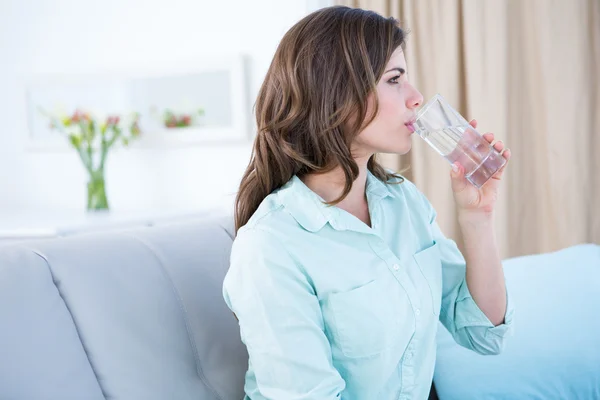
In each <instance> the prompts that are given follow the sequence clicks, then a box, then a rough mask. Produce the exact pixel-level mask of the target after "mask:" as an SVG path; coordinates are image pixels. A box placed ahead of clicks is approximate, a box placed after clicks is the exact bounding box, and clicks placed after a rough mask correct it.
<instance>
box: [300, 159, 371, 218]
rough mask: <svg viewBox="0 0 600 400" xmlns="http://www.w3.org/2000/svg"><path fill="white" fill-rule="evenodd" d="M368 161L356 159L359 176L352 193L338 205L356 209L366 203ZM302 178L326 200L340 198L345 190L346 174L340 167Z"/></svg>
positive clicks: (351, 190)
mask: <svg viewBox="0 0 600 400" xmlns="http://www.w3.org/2000/svg"><path fill="white" fill-rule="evenodd" d="M368 161H369V160H368V159H358V160H356V162H357V164H358V170H359V173H358V177H357V178H356V180H355V181H354V182H353V183H352V189H350V193H348V195H347V196H346V198H344V200H342V201H341V202H340V203H338V204H337V206H338V207H341V208H350V209H355V208H357V207H360V206H363V205H366V195H365V189H366V186H367V173H368V170H367V162H368ZM301 179H302V181H303V182H304V184H305V185H306V186H308V188H309V189H311V190H312V191H313V192H315V193H316V194H318V195H319V196H321V198H323V200H325V201H326V202H331V201H333V200H336V199H338V198H339V197H340V196H341V195H342V193H343V191H344V185H345V176H344V172H343V171H342V169H341V168H340V167H336V168H335V169H333V170H331V171H329V172H325V173H322V174H306V175H304V176H302V177H301Z"/></svg>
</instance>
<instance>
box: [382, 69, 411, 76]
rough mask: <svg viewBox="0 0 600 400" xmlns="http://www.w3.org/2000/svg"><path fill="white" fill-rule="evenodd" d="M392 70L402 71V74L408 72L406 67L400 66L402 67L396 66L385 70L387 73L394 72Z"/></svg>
mask: <svg viewBox="0 0 600 400" xmlns="http://www.w3.org/2000/svg"><path fill="white" fill-rule="evenodd" d="M392 71H398V72H399V73H400V75H402V74H405V73H406V70H405V69H404V68H400V67H395V68H392V69H389V70H387V71H385V73H386V74H387V73H388V72H392Z"/></svg>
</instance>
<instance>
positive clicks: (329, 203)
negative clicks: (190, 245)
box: [223, 7, 511, 400]
mask: <svg viewBox="0 0 600 400" xmlns="http://www.w3.org/2000/svg"><path fill="white" fill-rule="evenodd" d="M403 47H404V32H403V31H402V29H400V28H399V27H398V25H397V22H396V21H395V20H394V19H392V18H389V19H386V18H383V17H381V16H380V15H378V14H376V13H373V12H369V11H364V10H359V9H351V8H347V7H331V8H325V9H321V10H319V11H316V12H314V13H312V14H310V15H309V16H307V17H305V18H304V19H303V20H301V21H300V22H298V23H297V24H296V25H295V26H294V27H292V28H291V29H290V30H289V32H287V33H286V35H285V36H284V38H283V39H282V41H281V43H280V45H279V47H278V49H277V51H276V54H275V56H274V60H273V62H272V64H271V66H270V68H269V71H268V73H267V76H266V78H265V81H264V83H263V85H262V88H261V90H260V93H259V96H258V99H257V103H256V118H257V125H258V135H257V137H256V141H255V144H254V149H253V155H252V158H251V161H250V164H249V166H248V168H247V170H246V172H245V174H244V177H243V179H242V182H241V185H240V190H239V193H238V196H237V199H236V208H235V223H236V231H237V235H236V238H235V241H234V245H233V249H232V254H231V266H230V270H229V272H228V274H227V276H226V278H225V282H224V288H223V289H224V297H225V300H226V302H227V304H228V306H229V307H230V308H231V310H232V311H233V312H234V314H235V315H236V316H237V318H238V320H239V325H240V331H241V338H242V340H243V342H244V343H245V345H246V346H247V349H248V353H249V357H250V358H249V367H248V372H247V374H246V384H245V391H246V394H247V398H250V399H253V400H254V399H278V400H279V399H282V400H289V399H315V400H316V399H318V400H324V399H339V398H343V399H368V400H371V399H424V398H427V395H428V393H429V390H430V387H431V381H432V377H433V369H434V363H435V350H436V347H435V336H436V329H437V326H438V324H437V321H438V319H439V320H441V322H442V323H443V325H444V326H445V327H446V328H447V329H448V330H449V331H450V332H451V333H452V335H453V337H454V338H455V340H456V341H457V342H458V343H460V344H461V345H463V346H465V347H467V348H469V349H472V350H474V351H476V352H479V353H482V354H495V353H498V352H499V351H500V350H501V348H502V346H503V343H504V338H505V336H506V333H507V331H508V329H509V326H510V315H511V312H510V307H507V296H506V290H505V284H504V275H503V271H502V265H501V261H500V258H499V255H498V249H497V245H496V241H495V238H494V233H493V232H494V230H493V222H492V219H493V210H494V203H495V200H496V197H497V191H498V184H499V181H500V178H501V175H502V171H499V172H498V174H497V175H496V176H494V179H493V180H492V181H490V182H488V183H487V184H486V185H485V186H484V187H483V188H482V189H480V190H478V189H476V188H475V187H474V186H472V185H470V184H469V183H468V182H467V180H466V179H465V177H464V173H463V171H462V168H461V167H460V166H455V167H456V168H455V169H456V171H452V172H451V177H450V179H451V180H452V188H453V191H454V197H455V199H456V204H457V206H458V209H459V220H460V226H461V228H462V232H463V234H464V239H465V245H466V251H465V253H466V254H465V255H464V257H463V255H462V254H461V253H460V252H459V250H458V248H457V247H456V245H455V243H454V242H453V241H451V240H449V239H447V238H445V237H444V235H443V234H442V232H441V231H440V229H439V227H438V225H437V223H436V213H435V211H434V210H433V208H432V207H431V205H430V203H429V202H428V201H427V199H426V198H425V197H424V196H423V195H422V194H421V193H420V192H419V191H418V190H417V189H416V187H415V186H414V185H413V184H412V183H411V182H409V181H407V180H406V179H404V178H403V177H402V176H399V175H396V174H393V173H391V172H388V171H386V170H385V169H384V168H382V167H381V165H379V164H378V163H377V161H376V159H375V154H376V153H396V154H405V153H406V152H408V151H409V150H410V148H411V140H412V139H411V133H412V131H413V130H414V129H413V128H412V123H413V121H414V119H415V111H416V109H417V108H418V107H419V105H420V104H421V103H422V100H423V99H422V96H421V94H420V93H419V92H418V91H417V90H416V89H415V88H414V87H413V86H412V85H411V84H410V83H409V81H408V75H407V72H406V61H405V58H404V53H403ZM472 125H473V126H475V123H474V122H473V123H472ZM485 137H486V139H487V140H488V141H490V142H492V141H493V135H492V134H487V135H486V136H485ZM495 148H496V149H497V150H500V151H502V150H503V144H502V143H501V142H498V143H496V145H495ZM503 154H504V157H506V158H507V159H508V158H509V157H510V153H509V151H508V150H506V151H504V153H503ZM507 309H509V311H508V312H507Z"/></svg>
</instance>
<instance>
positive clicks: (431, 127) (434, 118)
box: [414, 94, 506, 188]
mask: <svg viewBox="0 0 600 400" xmlns="http://www.w3.org/2000/svg"><path fill="white" fill-rule="evenodd" d="M414 128H415V132H416V133H417V134H418V135H419V136H420V137H421V138H422V139H424V140H425V141H426V142H427V143H428V144H429V145H430V146H431V147H433V148H434V149H435V150H436V151H437V152H438V153H439V154H441V155H442V156H443V157H444V158H445V159H446V160H447V161H448V162H449V163H450V164H454V163H455V162H458V163H459V164H460V165H462V166H463V168H464V169H465V176H466V178H467V179H468V180H469V181H470V182H471V183H472V184H473V185H474V186H476V187H477V188H481V187H482V186H483V185H484V184H485V183H486V182H487V181H488V180H489V179H490V178H491V177H492V175H494V174H495V173H496V172H497V171H498V170H499V169H500V168H502V166H503V165H504V164H506V159H505V158H504V157H503V156H502V155H501V154H500V153H499V152H498V151H496V150H495V149H494V148H493V147H492V145H491V144H490V143H488V141H487V140H485V139H484V138H483V136H481V134H479V132H477V130H476V129H475V128H473V127H472V126H471V125H469V123H468V122H467V120H465V119H464V118H463V117H462V115H460V114H459V113H458V112H457V111H456V110H455V109H454V108H452V107H451V106H450V105H449V104H448V102H446V100H445V99H444V98H443V97H442V96H441V95H439V94H436V95H435V96H433V98H432V99H431V100H429V101H428V102H427V103H425V104H424V105H423V107H421V109H420V110H419V112H418V113H417V119H416V121H415V123H414Z"/></svg>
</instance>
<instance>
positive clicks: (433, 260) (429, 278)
mask: <svg viewBox="0 0 600 400" xmlns="http://www.w3.org/2000/svg"><path fill="white" fill-rule="evenodd" d="M413 258H414V259H415V261H416V263H417V265H418V266H419V269H420V270H421V273H422V274H423V277H424V278H425V281H426V283H427V286H428V292H429V293H430V294H431V305H432V310H433V314H434V315H436V316H438V315H439V314H440V307H441V302H442V263H441V258H440V250H439V245H438V244H437V243H434V244H433V246H430V247H428V248H426V249H424V250H421V251H420V252H418V253H415V254H414V255H413Z"/></svg>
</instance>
